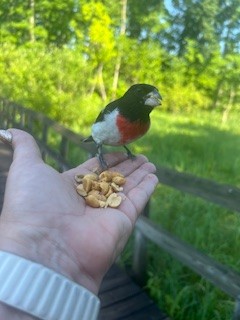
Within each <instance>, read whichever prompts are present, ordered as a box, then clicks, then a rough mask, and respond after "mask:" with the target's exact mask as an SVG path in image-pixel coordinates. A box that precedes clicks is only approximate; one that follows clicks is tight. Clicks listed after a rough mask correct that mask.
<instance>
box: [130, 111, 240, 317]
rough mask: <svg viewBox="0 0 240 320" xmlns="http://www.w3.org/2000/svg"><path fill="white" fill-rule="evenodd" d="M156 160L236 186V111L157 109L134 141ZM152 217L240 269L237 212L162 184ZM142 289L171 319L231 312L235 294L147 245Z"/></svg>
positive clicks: (239, 142) (239, 137) (239, 180)
mask: <svg viewBox="0 0 240 320" xmlns="http://www.w3.org/2000/svg"><path fill="white" fill-rule="evenodd" d="M132 150H133V151H134V152H135V153H143V154H145V155H146V156H148V158H149V159H150V160H151V161H152V162H153V163H154V164H155V165H163V166H167V167H170V168H174V169H177V170H180V171H183V172H189V173H192V174H195V175H197V176H200V177H205V178H208V179H212V180H215V181H217V182H219V183H226V184H231V185H235V186H237V187H240V175H239V172H240V126H239V115H238V114H232V115H231V117H230V119H229V121H228V122H227V124H225V125H222V124H221V115H220V114H217V113H204V112H198V113H196V114H194V115H191V114H190V115H186V114H166V113H155V114H153V117H152V127H151V129H150V132H149V133H148V134H147V135H146V136H145V137H143V138H142V139H141V140H139V141H137V142H136V143H134V144H133V146H132ZM151 219H152V220H154V221H155V222H157V223H159V224H161V225H162V226H164V227H165V228H166V229H167V230H168V231H170V232H172V233H173V234H175V235H177V236H178V237H180V238H181V239H183V240H185V241H187V242H188V243H190V244H192V245H193V246H194V247H196V248H198V249H199V250H201V251H203V252H205V253H207V254H208V255H210V256H211V257H213V258H214V259H216V260H218V261H219V262H221V263H223V264H226V265H228V266H231V267H232V268H234V269H236V270H239V269H240V258H239V246H240V216H239V215H238V214H237V213H234V212H231V211H229V210H226V209H223V208H221V207H219V206H217V205H214V204H211V203H208V202H205V201H203V200H201V199H198V198H195V197H193V196H190V195H187V194H184V193H181V192H179V191H176V190H173V189H171V188H169V187H165V186H163V185H159V186H158V188H157V190H156V192H155V194H154V196H153V197H152V210H151ZM147 272H148V281H147V285H146V287H147V289H148V290H149V293H150V294H151V296H152V297H153V298H154V299H155V301H157V303H158V304H159V306H160V307H161V308H162V309H164V310H166V312H167V313H168V314H169V315H170V316H171V317H172V318H173V319H175V320H183V319H184V320H206V319H207V320H218V319H221V320H222V319H224V320H225V319H226V320H227V319H230V318H231V317H232V313H233V309H234V301H233V300H232V299H231V298H230V297H228V296H227V295H225V294H224V293H222V292H221V291H220V290H218V289H216V288H215V287H214V286H212V285H211V284H210V283H209V282H207V281H205V280H204V279H202V278H201V277H199V276H198V275H196V274H195V273H193V272H192V271H190V270H189V269H188V268H186V267H184V266H183V265H181V264H180V263H178V262H177V261H175V260H174V259H172V258H171V257H170V256H169V255H168V254H167V253H164V252H162V251H161V250H160V249H156V248H154V246H150V250H149V266H148V270H147Z"/></svg>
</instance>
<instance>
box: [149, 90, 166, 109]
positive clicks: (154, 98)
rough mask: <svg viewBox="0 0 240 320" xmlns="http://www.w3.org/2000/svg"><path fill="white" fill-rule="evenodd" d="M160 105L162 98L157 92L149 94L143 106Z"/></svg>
mask: <svg viewBox="0 0 240 320" xmlns="http://www.w3.org/2000/svg"><path fill="white" fill-rule="evenodd" d="M161 104H162V96H161V95H160V93H159V92H158V91H157V90H154V91H152V92H150V93H149V94H148V95H147V97H146V100H145V105H148V106H151V107H156V106H159V105H161Z"/></svg>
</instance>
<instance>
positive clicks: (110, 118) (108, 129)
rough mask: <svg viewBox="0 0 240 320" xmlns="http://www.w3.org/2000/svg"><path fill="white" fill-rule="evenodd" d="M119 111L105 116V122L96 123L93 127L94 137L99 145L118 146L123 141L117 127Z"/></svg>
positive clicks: (116, 110)
mask: <svg viewBox="0 0 240 320" xmlns="http://www.w3.org/2000/svg"><path fill="white" fill-rule="evenodd" d="M118 114H119V111H118V109H115V110H113V111H112V112H110V113H107V114H105V116H104V119H103V121H101V122H97V123H94V124H93V126H92V137H93V140H94V141H95V142H96V143H97V144H108V145H112V146H116V145H118V144H119V141H120V139H121V135H120V132H119V131H118V128H117V126H116V119H117V116H118Z"/></svg>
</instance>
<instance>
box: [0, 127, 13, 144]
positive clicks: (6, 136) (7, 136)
mask: <svg viewBox="0 0 240 320" xmlns="http://www.w3.org/2000/svg"><path fill="white" fill-rule="evenodd" d="M0 140H1V141H2V142H4V143H9V144H11V143H12V134H11V132H9V131H7V130H0Z"/></svg>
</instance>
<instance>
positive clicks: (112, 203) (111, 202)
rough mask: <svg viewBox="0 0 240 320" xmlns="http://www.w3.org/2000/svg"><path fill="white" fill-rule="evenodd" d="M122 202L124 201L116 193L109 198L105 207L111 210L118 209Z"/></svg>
mask: <svg viewBox="0 0 240 320" xmlns="http://www.w3.org/2000/svg"><path fill="white" fill-rule="evenodd" d="M121 201H122V198H121V197H120V196H118V195H117V194H116V193H115V192H114V193H112V194H111V195H110V196H109V197H108V199H107V201H106V204H105V206H106V207H107V206H109V207H111V208H117V207H118V206H119V205H120V203H121Z"/></svg>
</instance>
